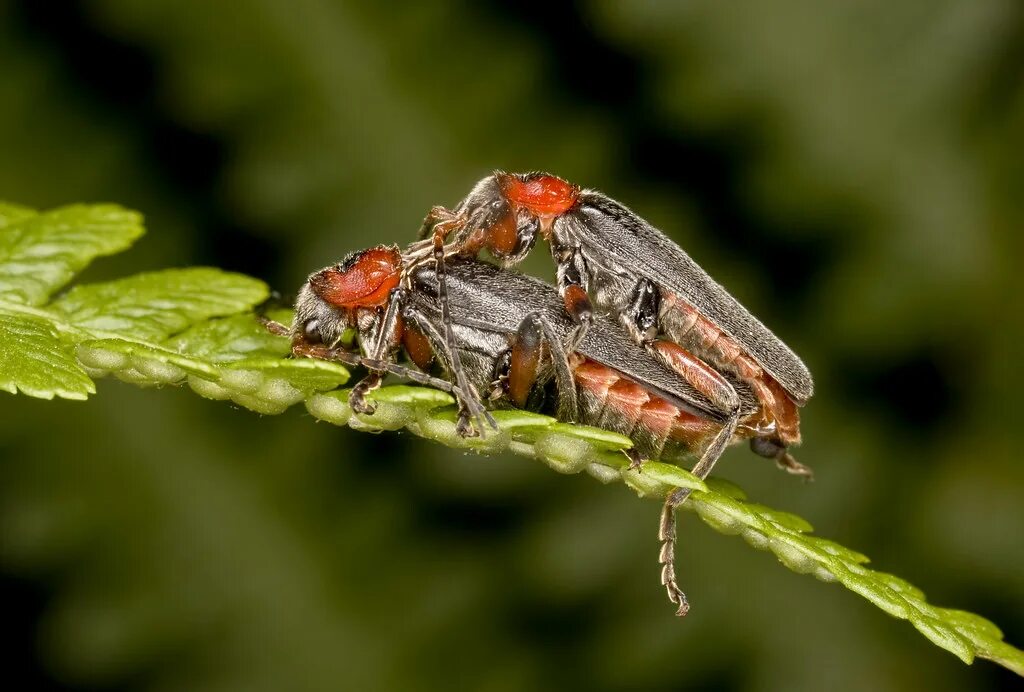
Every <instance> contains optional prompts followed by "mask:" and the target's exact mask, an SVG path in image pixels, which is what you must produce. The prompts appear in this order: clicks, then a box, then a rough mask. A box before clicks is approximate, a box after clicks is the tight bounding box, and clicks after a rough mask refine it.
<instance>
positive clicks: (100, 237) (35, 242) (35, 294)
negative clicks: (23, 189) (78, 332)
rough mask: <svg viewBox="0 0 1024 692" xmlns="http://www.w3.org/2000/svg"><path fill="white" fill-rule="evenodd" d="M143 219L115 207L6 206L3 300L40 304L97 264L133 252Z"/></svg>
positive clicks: (0, 242) (0, 267)
mask: <svg viewBox="0 0 1024 692" xmlns="http://www.w3.org/2000/svg"><path fill="white" fill-rule="evenodd" d="M142 233H143V229H142V217H141V216H140V215H139V214H137V213H136V212H132V211H127V210H126V209H122V208H121V207H118V206H115V205H108V204H103V205H91V206H88V205H80V204H79V205H73V206H69V207H62V208H60V209H54V210H53V211H48V212H44V213H42V214H36V213H33V212H31V210H29V209H27V208H25V207H16V206H11V205H4V206H2V207H0V299H2V300H5V301H8V302H11V303H22V304H26V305H40V304H41V303H43V302H45V301H46V299H47V298H48V297H49V296H50V295H51V294H53V293H54V292H55V291H57V289H59V288H61V287H62V286H64V285H65V284H66V283H67V282H68V281H70V280H71V279H72V278H73V277H74V276H75V274H77V273H78V272H80V271H81V270H82V269H84V268H85V267H86V266H87V265H88V264H89V263H90V262H91V261H92V260H93V259H95V258H96V257H99V256H102V255H110V254H113V253H115V252H119V251H121V250H124V249H125V248H127V247H129V246H130V245H131V244H132V242H134V241H135V239H136V238H138V237H139V236H140V235H142Z"/></svg>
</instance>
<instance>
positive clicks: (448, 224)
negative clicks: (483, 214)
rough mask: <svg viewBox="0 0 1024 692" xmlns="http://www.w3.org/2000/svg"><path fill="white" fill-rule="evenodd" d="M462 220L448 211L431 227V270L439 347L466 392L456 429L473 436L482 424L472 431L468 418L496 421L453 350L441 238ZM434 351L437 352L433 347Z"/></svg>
mask: <svg viewBox="0 0 1024 692" xmlns="http://www.w3.org/2000/svg"><path fill="white" fill-rule="evenodd" d="M463 221H464V219H463V218H462V216H461V215H455V214H451V217H450V218H447V219H445V220H444V221H441V222H439V223H437V224H436V225H435V226H434V235H433V252H434V265H435V269H434V272H435V273H436V275H437V298H438V302H439V304H440V305H441V328H442V329H443V336H442V339H441V344H443V348H442V349H441V350H442V351H443V353H445V354H446V355H447V356H448V358H447V360H448V366H449V370H448V371H449V372H450V373H451V376H452V378H453V379H454V380H455V384H456V386H458V387H459V389H460V390H462V391H463V392H464V393H466V396H464V397H462V398H460V399H459V422H458V424H457V425H456V430H457V431H458V433H459V435H461V436H462V437H474V436H476V435H478V434H479V435H483V434H484V432H483V429H484V426H483V425H479V426H478V428H477V429H476V430H474V428H473V425H472V424H471V423H470V418H472V419H473V420H476V421H477V422H478V423H480V422H481V421H485V422H486V423H487V424H488V425H490V427H491V428H493V429H494V430H497V429H498V424H497V423H496V422H495V421H494V417H493V416H491V414H490V413H488V412H487V411H486V410H485V409H484V408H483V404H481V403H480V395H479V394H478V393H477V392H476V389H475V388H474V387H473V385H472V384H470V383H469V382H468V381H467V380H466V374H465V371H464V370H463V368H462V361H461V360H460V359H459V357H458V351H457V349H456V342H455V332H454V330H453V329H452V316H451V307H450V305H449V304H448V282H447V279H446V278H445V266H444V264H445V263H444V257H445V255H444V252H445V250H444V239H445V237H446V236H447V234H448V233H449V232H450V231H451V229H452V228H454V227H456V226H457V225H460V224H462V223H463ZM430 328H431V329H432V330H433V331H435V332H436V330H434V329H433V325H430ZM435 352H437V351H436V349H435ZM469 392H472V394H469Z"/></svg>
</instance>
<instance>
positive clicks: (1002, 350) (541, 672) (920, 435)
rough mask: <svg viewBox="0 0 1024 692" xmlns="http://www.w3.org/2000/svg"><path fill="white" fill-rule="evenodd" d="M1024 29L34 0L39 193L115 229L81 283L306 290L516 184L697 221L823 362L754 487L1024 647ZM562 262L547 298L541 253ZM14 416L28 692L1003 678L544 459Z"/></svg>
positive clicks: (377, 6) (761, 303)
mask: <svg viewBox="0 0 1024 692" xmlns="http://www.w3.org/2000/svg"><path fill="white" fill-rule="evenodd" d="M1022 73H1024V6H1022V5H1021V4H1020V3H1019V2H1015V1H1013V0H973V1H971V2H962V1H961V2H955V1H952V0H947V1H941V0H940V1H939V2H934V1H931V0H929V1H927V2H926V1H924V0H915V1H908V2H900V3H891V2H882V1H881V0H867V1H862V2H836V3H819V2H816V1H815V0H782V1H780V2H773V3H758V2H713V1H711V0H703V1H692V2H678V3H677V2H662V3H658V2H631V3H616V2H611V1H607V0H606V1H603V2H578V3H566V4H562V3H544V2H516V3H477V2H463V3H439V2H397V3H365V4H359V5H349V4H342V3H331V2H327V1H324V0H320V1H318V0H296V1H293V2H272V1H271V0H263V1H261V0H236V1H235V2H231V3H222V2H206V1H202V0H173V1H170V0H167V1H165V0H103V1H100V2H90V3H85V2H81V3H77V2H76V3H60V2H57V3H48V2H42V3H36V2H23V3H11V2H6V1H4V0H0V197H4V198H7V199H9V200H11V201H16V202H21V203H24V204H30V205H35V206H40V207H47V206H54V205H59V204H63V203H68V202H73V201H117V202H120V203H122V204H125V205H127V206H130V207H133V208H136V209H139V210H141V211H143V212H145V214H146V216H147V223H148V227H149V234H148V235H147V236H146V237H145V238H144V239H143V240H142V241H141V242H140V243H139V244H138V246H137V247H136V248H134V249H133V250H132V251H130V252H129V253H126V254H125V255H122V256H118V257H115V258H112V259H106V260H102V261H100V262H98V263H97V265H96V266H94V267H92V268H90V269H89V270H88V271H87V276H86V278H88V279H93V280H94V279H100V278H106V277H109V276H115V275H118V274H124V273H130V272H134V271H139V270H142V269H148V268H156V267H164V266H180V265H193V264H211V265H215V266H221V267H226V268H229V269H234V270H239V271H243V272H247V273H249V274H253V275H256V276H259V277H261V278H264V279H266V280H267V281H268V282H270V283H271V284H272V285H273V286H274V287H275V288H278V289H280V290H282V291H285V292H291V291H293V290H294V289H295V287H296V286H298V284H299V283H300V282H301V281H302V280H303V278H304V277H305V275H306V274H307V273H308V272H309V271H310V270H312V269H315V268H318V267H320V266H323V265H325V264H328V263H330V262H332V261H334V260H336V259H338V258H339V257H341V256H342V255H343V254H344V253H346V252H348V251H350V250H353V249H356V248H360V247H364V246H367V245H369V244H372V243H377V242H389V243H390V242H404V241H407V240H409V239H411V238H412V236H413V234H414V233H415V231H416V229H417V228H418V225H419V222H420V219H421V218H422V217H423V214H424V212H425V211H426V210H427V209H428V208H429V206H430V205H431V204H438V203H444V204H449V205H451V204H454V203H455V202H457V201H458V200H459V199H460V198H461V197H462V195H464V194H465V193H466V192H467V191H468V190H469V188H470V187H471V186H472V184H473V183H474V182H475V181H476V180H477V179H478V178H479V177H481V176H482V175H484V174H485V173H487V172H488V171H489V170H491V169H493V168H496V167H501V168H505V169H509V170H531V169H545V170H550V171H553V172H556V173H558V174H560V175H563V176H565V177H567V178H569V179H571V180H574V181H576V182H579V183H581V184H584V185H586V186H591V187H597V188H599V189H602V190H604V191H606V192H608V193H610V194H611V195H612V196H614V197H616V198H618V199H620V200H621V201H623V202H625V203H627V204H629V205H630V206H631V207H633V208H634V209H636V210H637V211H638V212H640V213H641V214H642V215H643V216H645V217H647V218H648V219H649V220H651V221H652V222H654V223H655V224H656V225H658V226H659V227H661V228H663V229H665V230H666V231H667V232H668V233H669V234H670V235H672V237H674V238H675V239H676V240H677V241H678V242H679V243H680V244H681V245H682V246H683V247H684V248H686V249H687V250H688V251H689V252H690V254H691V255H693V256H694V257H695V258H696V259H697V260H698V261H699V262H701V264H702V265H703V266H704V267H705V268H707V269H708V270H709V271H710V272H711V273H712V274H713V275H714V276H715V277H716V278H718V279H719V280H720V281H721V282H722V283H724V284H725V285H726V286H727V287H728V289H729V290H730V291H731V292H733V293H734V294H735V295H736V296H737V297H739V298H740V299H741V300H742V301H743V302H744V303H745V304H747V305H748V306H749V307H751V308H752V310H753V311H754V312H755V313H756V314H758V315H759V316H760V317H762V319H763V320H764V321H765V322H766V323H767V324H768V325H770V326H771V327H772V328H773V329H774V330H776V331H777V332H778V333H779V334H780V336H782V337H783V338H784V339H785V340H786V341H787V342H788V343H789V344H790V345H792V346H793V347H794V348H795V350H796V351H797V352H798V353H800V354H801V355H802V356H803V357H804V359H805V360H806V361H807V363H808V364H809V366H810V367H811V370H812V372H814V374H815V378H816V383H817V392H818V394H817V395H816V396H815V398H814V399H813V400H812V401H811V402H810V404H809V405H808V406H807V408H806V409H805V413H804V437H805V444H804V445H803V447H802V448H801V449H800V450H799V455H798V456H799V458H800V460H801V461H803V462H805V463H808V464H810V465H811V466H813V467H814V468H815V470H816V471H817V482H815V483H814V484H811V485H804V484H801V483H799V482H798V481H796V480H794V479H792V478H788V477H786V476H785V474H782V473H779V472H777V471H776V470H775V469H774V468H773V467H772V465H771V464H770V463H767V462H765V461H764V460H761V459H758V458H756V457H754V456H753V455H751V454H749V453H748V452H747V451H746V450H745V449H742V448H740V449H737V450H734V451H732V452H730V453H729V454H728V458H727V459H726V460H725V461H724V463H723V464H721V465H720V466H719V467H718V470H719V472H720V473H721V474H722V475H723V476H725V477H728V478H730V479H732V480H735V481H736V482H738V483H739V484H740V485H742V486H743V487H744V488H745V489H746V490H747V491H748V492H749V493H750V494H751V495H752V496H753V497H755V498H757V499H758V500H759V501H762V502H765V503H767V504H769V505H772V506H776V507H779V508H783V509H788V510H792V511H795V512H797V513H799V514H801V515H802V516H805V517H807V518H808V519H809V520H811V522H812V523H814V525H815V526H816V528H817V530H818V531H819V532H820V533H821V534H823V535H826V536H828V537H831V538H835V539H836V540H839V541H841V542H843V543H845V544H847V545H850V546H851V547H853V548H856V549H859V550H862V551H864V552H866V553H867V554H869V555H870V556H872V558H873V559H874V562H873V564H874V566H875V567H876V568H877V569H882V570H885V571H891V572H894V573H896V574H899V575H901V576H904V577H906V578H908V579H910V580H911V581H912V582H914V583H916V584H918V585H920V586H921V587H923V588H924V589H925V590H926V591H927V592H928V594H929V596H930V597H931V599H932V600H933V601H935V602H937V603H939V604H942V605H949V606H955V607H962V608H965V609H969V610H974V611H977V612H979V613H981V614H983V615H985V616H988V617H990V618H992V619H994V620H996V621H997V622H998V623H999V624H1000V625H1001V626H1002V627H1003V628H1004V629H1005V632H1006V634H1007V637H1008V639H1009V640H1010V641H1012V642H1014V643H1016V644H1018V645H1021V644H1024V579H1022V573H1024V538H1022V536H1024V505H1022V503H1021V497H1022V496H1024V467H1022V465H1021V463H1020V449H1021V440H1020V436H1021V432H1022V431H1024V415H1022V412H1021V404H1020V401H1021V392H1022V391H1024V367H1022V365H1021V357H1022V354H1024V349H1022V347H1021V339H1022V337H1024V321H1022V319H1021V315H1022V314H1024V310H1022V308H1024V305H1022V302H1024V301H1022V299H1021V293H1022V288H1024V276H1022V272H1021V270H1020V267H1019V265H1020V261H1021V258H1022V257H1024V242H1022V240H1021V237H1022V233H1021V231H1022V222H1024V195H1022V187H1024V186H1022V181H1024V170H1022V168H1024V164H1022V156H1021V152H1022V151H1024V89H1022V86H1024V81H1022ZM535 254H536V257H534V258H532V259H531V261H530V263H529V264H528V266H527V269H529V270H531V271H534V272H536V273H538V274H540V275H542V276H546V277H548V278H551V276H552V274H553V272H552V269H551V267H550V265H549V263H548V262H547V260H546V257H545V254H546V252H545V251H543V250H542V251H540V252H537V253H535ZM99 390H100V391H99V393H98V394H97V395H96V397H95V398H94V400H92V401H91V402H89V403H87V404H82V403H74V402H63V401H57V402H43V401H36V400H31V399H28V398H26V397H18V398H14V397H9V396H7V395H0V603H2V612H3V613H4V615H3V618H2V628H3V630H2V633H3V634H4V635H5V640H6V641H8V642H9V643H8V645H6V646H5V648H4V657H5V660H4V668H5V677H6V678H7V679H8V680H17V679H19V678H24V679H26V680H27V681H28V682H27V684H25V686H24V688H26V689H55V690H56V689H73V690H134V689H149V690H172V689H174V690H176V689H182V690H284V689H287V690H321V689H325V690H326V689H352V690H414V689H423V690H432V689H438V690H440V689H444V690H447V689H453V688H455V689H463V688H465V689H475V690H494V691H499V690H513V689H515V690H519V689H542V688H556V687H557V688H569V687H580V688H589V689H593V690H618V689H639V688H645V689H710V690H734V689H735V690H777V689H778V690H782V689H784V690H789V691H799V690H808V691H810V690H821V689H829V690H864V689H871V690H876V691H884V690H903V689H929V690H964V689H979V690H983V689H990V688H991V689H995V688H997V687H999V685H1000V684H1004V685H1005V684H1007V683H1014V682H1015V681H1016V679H1015V678H1013V677H1012V676H1011V675H1010V674H1009V673H1006V672H1004V671H1002V670H1000V669H999V668H997V667H996V666H994V665H992V664H989V663H987V662H979V663H978V664H976V665H975V666H973V667H971V668H968V667H966V666H963V665H962V664H961V663H960V662H959V661H958V660H956V659H955V658H954V657H953V656H951V655H950V654H948V653H945V652H943V651H941V650H939V649H937V648H935V647H934V646H932V645H931V644H930V643H928V642H927V640H925V639H924V638H923V637H922V636H921V635H919V634H918V633H917V632H915V631H914V630H913V629H912V628H911V627H910V626H909V625H907V624H906V623H902V622H898V621H896V620H893V619H891V618H889V617H888V616H886V615H885V614H883V613H882V612H881V611H879V610H877V609H875V608H874V607H873V606H871V605H870V604H868V603H867V602H866V601H863V600H862V599H860V598H858V597H856V596H854V595H853V594H851V593H848V592H846V591H844V590H843V589H842V588H839V587H837V586H834V585H826V584H822V583H819V582H816V581H814V580H813V579H809V578H808V577H804V576H798V575H795V574H792V573H790V572H788V571H787V570H786V569H784V568H783V567H781V566H780V565H778V564H777V563H776V561H775V560H774V559H773V558H772V557H771V556H770V555H767V554H765V553H760V552H756V551H754V550H751V549H750V548H749V547H748V546H746V545H745V544H744V543H743V542H742V541H739V540H737V539H735V538H730V537H725V536H720V535H718V534H715V533H713V532H711V531H709V530H708V529H707V528H705V527H704V526H703V525H701V524H700V523H699V522H698V521H696V520H695V519H694V518H693V517H692V515H684V518H683V522H682V527H681V528H682V531H683V539H682V544H681V547H680V550H679V552H680V560H679V564H680V566H679V569H680V573H681V578H682V581H683V584H684V586H685V587H686V589H687V591H688V592H689V594H690V597H691V601H692V603H693V610H692V612H691V614H690V615H689V616H688V617H687V618H686V620H684V621H678V620H676V619H675V618H674V617H672V614H671V613H672V611H671V608H670V607H669V605H668V604H667V602H665V598H664V593H663V591H662V589H661V588H660V586H659V585H658V583H657V569H656V565H655V564H654V562H655V557H656V554H655V551H656V541H655V535H654V534H655V524H656V519H657V513H658V506H657V505H656V504H655V503H652V502H642V501H639V500H637V499H636V498H635V497H634V496H633V495H632V494H631V493H630V492H629V491H627V490H625V489H624V488H622V487H620V486H611V487H605V486H601V485H599V484H597V483H595V482H593V481H592V480H591V479H589V478H587V477H585V476H578V477H561V476H557V475H556V474H554V473H552V472H551V471H549V470H548V469H546V468H544V467H543V466H542V465H540V464H535V463H531V462H528V461H525V460H523V459H518V458H482V457H475V456H464V455H462V454H460V453H457V452H454V451H452V450H450V449H447V448H444V447H440V446H436V445H432V444H429V443H426V442H423V441H420V440H418V439H415V438H413V437H411V436H409V435H404V434H383V435H376V436H375V435H367V434H360V433H355V432H352V431H349V430H345V429H337V428H333V427H331V426H328V425H325V424H316V423H315V422H314V421H313V419H312V418H311V417H310V416H308V415H306V414H305V413H304V412H302V411H301V407H297V408H296V410H294V411H292V412H289V413H287V414H285V415H282V416H277V417H263V418H261V417H258V416H256V415H255V414H253V413H250V412H247V411H244V410H239V409H233V408H231V407H230V406H226V405H225V404H223V403H218V402H210V401H205V400H202V399H200V398H199V397H197V396H195V395H194V394H192V393H191V392H189V391H187V390H176V389H167V390H163V391H159V392H156V391H145V390H140V389H137V388H134V387H131V386H128V385H124V384H121V383H119V382H116V381H113V380H111V381H102V382H101V383H100V386H99Z"/></svg>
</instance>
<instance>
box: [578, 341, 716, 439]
mask: <svg viewBox="0 0 1024 692" xmlns="http://www.w3.org/2000/svg"><path fill="white" fill-rule="evenodd" d="M573 374H574V376H575V378H576V387H577V390H578V392H579V394H580V399H581V404H582V406H581V410H582V415H581V420H580V422H581V423H584V424H586V425H596V426H599V427H604V428H606V429H609V430H613V431H615V432H618V433H621V434H623V435H626V436H627V437H629V438H630V439H631V440H633V443H634V445H636V449H637V451H639V452H640V454H641V455H643V456H645V457H647V458H657V457H660V456H661V454H662V452H663V450H665V449H668V448H671V451H673V452H684V453H689V454H699V453H700V452H701V451H702V450H703V449H704V447H705V446H706V444H707V442H708V441H709V440H710V439H711V438H712V437H713V436H714V435H715V433H717V432H718V431H719V430H720V429H721V425H719V424H718V423H716V422H715V421H712V420H708V419H706V418H701V417H699V416H696V415H694V414H691V413H688V412H686V411H683V410H681V409H679V408H678V407H676V406H675V405H673V404H671V403H670V402H668V401H666V400H665V399H663V398H661V397H659V396H657V395H655V394H653V393H651V392H650V391H648V390H647V389H645V388H644V387H643V386H642V385H639V384H637V383H636V382H633V381H632V380H629V379H628V378H626V377H625V376H623V375H622V374H621V373H620V372H618V371H617V370H614V369H612V368H609V367H608V366H606V365H602V364H601V363H598V362H596V361H593V360H590V359H587V358H583V359H582V360H581V361H580V362H579V364H578V365H576V367H575V368H574V371H573Z"/></svg>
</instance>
